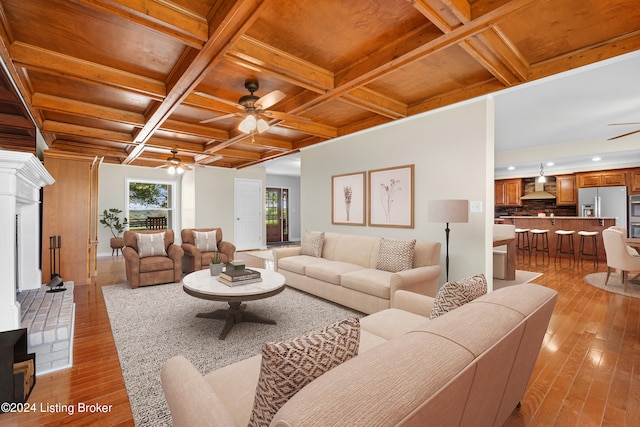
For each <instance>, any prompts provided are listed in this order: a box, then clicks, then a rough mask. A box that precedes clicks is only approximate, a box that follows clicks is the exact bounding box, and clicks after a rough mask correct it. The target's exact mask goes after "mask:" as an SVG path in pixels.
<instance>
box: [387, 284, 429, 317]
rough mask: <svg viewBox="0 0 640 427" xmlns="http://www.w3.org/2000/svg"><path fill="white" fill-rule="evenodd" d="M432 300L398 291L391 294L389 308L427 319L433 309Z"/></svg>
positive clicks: (424, 296)
mask: <svg viewBox="0 0 640 427" xmlns="http://www.w3.org/2000/svg"><path fill="white" fill-rule="evenodd" d="M433 300H434V298H433V297H429V296H426V295H422V294H417V293H415V292H409V291H402V290H400V291H396V293H394V294H393V305H392V306H391V307H392V308H397V309H399V310H404V311H408V312H410V313H415V314H418V315H420V316H424V317H429V316H430V315H431V309H432V308H433Z"/></svg>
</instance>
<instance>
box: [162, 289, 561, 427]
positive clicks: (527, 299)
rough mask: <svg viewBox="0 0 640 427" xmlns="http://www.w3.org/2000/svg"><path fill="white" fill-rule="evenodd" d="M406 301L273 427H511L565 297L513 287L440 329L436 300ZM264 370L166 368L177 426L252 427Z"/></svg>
mask: <svg viewBox="0 0 640 427" xmlns="http://www.w3.org/2000/svg"><path fill="white" fill-rule="evenodd" d="M397 294H398V295H396V297H395V298H394V307H393V308H390V309H387V310H383V311H381V312H378V313H375V314H372V315H370V316H367V317H365V318H363V319H361V321H360V324H361V337H360V348H359V354H358V356H356V357H354V358H353V359H351V360H348V361H347V362H345V363H343V364H342V365H339V366H337V367H336V368H334V369H332V370H330V371H329V372H327V373H325V374H324V375H321V376H320V377H318V378H316V379H315V380H314V381H312V382H311V383H310V384H308V385H307V386H306V387H304V388H303V389H302V390H300V391H299V392H298V393H297V394H296V395H294V396H293V397H292V398H291V399H290V400H289V401H288V402H286V403H285V404H284V406H282V408H280V410H279V411H278V412H277V413H276V415H275V417H274V419H273V421H272V423H271V425H273V426H283V427H284V426H319V425H322V426H337V425H343V426H374V425H379V426H392V425H406V426H423V425H433V426H458V425H469V426H471V425H473V426H501V425H503V424H504V422H505V421H506V419H507V418H508V417H509V415H510V414H511V412H512V411H513V410H514V408H516V406H517V405H518V403H519V401H520V399H522V397H523V395H524V392H525V388H526V386H527V382H528V380H529V377H530V375H531V372H532V370H533V366H534V364H535V361H536V358H537V356H538V352H539V350H540V346H541V343H542V339H543V337H544V335H545V333H546V331H547V326H548V323H549V319H550V317H551V313H552V311H553V307H554V305H555V301H556V298H557V293H556V292H555V291H553V290H551V289H549V288H545V287H542V286H539V285H535V284H524V285H515V286H510V287H507V288H503V289H500V290H497V291H494V292H491V293H489V294H487V295H485V296H482V297H480V298H478V299H476V300H474V301H472V302H470V303H468V304H466V305H464V306H462V307H460V308H457V309H455V310H453V311H451V312H449V313H446V314H444V315H441V316H439V317H437V318H435V319H433V320H429V319H428V318H427V317H425V316H427V315H428V313H429V312H430V307H431V305H430V304H431V302H432V301H433V300H432V299H431V298H429V297H426V296H422V295H418V294H414V293H412V292H405V291H398V292H397ZM416 312H418V313H421V314H422V315H420V314H417V313H416ZM256 350H257V349H256ZM260 365H261V356H260V355H258V356H255V357H252V358H249V359H245V360H243V361H240V362H237V363H234V364H231V365H228V366H226V367H224V368H221V369H218V370H216V371H214V372H211V373H209V374H207V375H205V376H202V375H201V374H200V373H199V372H198V370H197V369H196V368H195V367H194V366H193V365H192V364H191V363H190V362H189V361H187V360H186V359H185V358H184V357H181V356H177V357H174V358H172V359H170V360H169V361H167V362H166V363H165V364H164V366H163V367H162V372H161V380H162V387H163V389H164V393H165V397H166V399H167V402H168V404H169V408H170V410H171V415H172V418H173V425H174V426H176V427H181V426H191V427H193V426H205V425H207V426H246V425H247V423H248V421H249V418H250V415H251V411H252V408H253V401H254V394H255V389H256V384H257V382H258V376H259V373H260Z"/></svg>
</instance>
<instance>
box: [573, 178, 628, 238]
mask: <svg viewBox="0 0 640 427" xmlns="http://www.w3.org/2000/svg"><path fill="white" fill-rule="evenodd" d="M578 215H579V216H594V217H607V218H615V219H616V225H617V226H618V227H624V228H627V187H625V186H616V187H593V188H580V189H578Z"/></svg>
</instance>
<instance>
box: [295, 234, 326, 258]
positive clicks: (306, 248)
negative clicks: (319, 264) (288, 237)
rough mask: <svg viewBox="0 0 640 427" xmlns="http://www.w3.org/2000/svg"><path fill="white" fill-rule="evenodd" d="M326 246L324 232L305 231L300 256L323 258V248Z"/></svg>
mask: <svg viewBox="0 0 640 427" xmlns="http://www.w3.org/2000/svg"><path fill="white" fill-rule="evenodd" d="M323 245H324V232H323V231H305V232H304V236H303V237H302V245H301V248H300V249H301V250H300V254H301V255H309V256H313V257H321V256H322V246H323Z"/></svg>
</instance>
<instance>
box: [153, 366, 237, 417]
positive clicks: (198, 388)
mask: <svg viewBox="0 0 640 427" xmlns="http://www.w3.org/2000/svg"><path fill="white" fill-rule="evenodd" d="M160 381H161V382H162V389H163V391H164V396H165V398H166V399H167V404H168V405H169V409H170V411H171V418H172V420H173V425H174V426H176V427H181V426H205V425H206V426H235V424H236V423H235V421H234V419H233V416H232V415H231V413H230V412H229V410H228V409H227V407H226V406H225V405H224V404H223V403H222V402H221V401H220V398H219V397H218V395H217V394H216V393H215V391H213V390H212V389H211V387H209V385H208V384H207V382H206V381H205V379H204V377H203V376H202V375H201V374H200V372H198V370H197V369H196V368H195V367H194V366H193V365H192V364H191V362H189V361H188V360H187V359H185V358H184V357H183V356H175V357H172V358H171V359H169V360H167V361H166V362H165V364H164V365H163V366H162V369H161V371H160Z"/></svg>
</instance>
